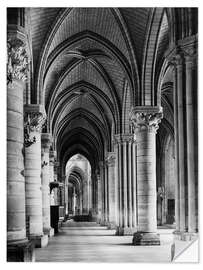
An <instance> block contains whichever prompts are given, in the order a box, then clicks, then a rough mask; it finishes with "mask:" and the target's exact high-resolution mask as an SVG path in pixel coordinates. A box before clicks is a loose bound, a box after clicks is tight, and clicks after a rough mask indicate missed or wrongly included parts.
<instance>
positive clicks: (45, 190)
mask: <svg viewBox="0 0 203 270" xmlns="http://www.w3.org/2000/svg"><path fill="white" fill-rule="evenodd" d="M51 142H52V138H51V135H50V134H49V133H42V135H41V144H42V217H43V232H44V234H47V235H48V236H53V235H54V229H53V228H51V221H50V186H49V181H50V179H49V172H50V169H49V148H50V145H51Z"/></svg>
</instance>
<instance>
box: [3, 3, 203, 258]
mask: <svg viewBox="0 0 203 270" xmlns="http://www.w3.org/2000/svg"><path fill="white" fill-rule="evenodd" d="M197 31H198V9H197V8H189V7H188V8H163V7H157V8H48V7H44V8H11V7H10V8H8V9H7V261H15V262H30V261H31V262H33V261H40V258H41V260H44V261H49V260H51V258H53V260H55V261H57V258H55V259H54V254H55V252H57V251H56V250H59V251H58V252H59V253H60V252H62V251H61V250H62V249H64V247H65V244H66V243H67V245H69V246H70V247H69V249H67V252H66V253H67V256H68V255H70V254H71V256H69V257H63V258H62V257H60V258H61V260H62V261H71V260H74V256H76V255H74V253H73V252H72V253H71V251H72V249H73V250H74V248H76V249H77V247H78V248H79V247H81V245H82V243H80V241H82V240H81V239H83V238H82V235H81V234H82V233H85V232H86V231H88V232H89V234H90V236H89V241H92V243H91V244H93V243H95V244H97V246H98V247H97V248H99V244H98V243H99V242H98V243H97V242H96V241H99V240H98V239H100V238H101V240H100V241H101V243H100V244H101V245H102V241H104V242H105V241H106V243H107V244H108V239H111V241H118V242H116V243H117V246H118V248H119V243H120V249H121V250H122V254H123V256H124V257H125V256H126V258H128V254H130V255H129V256H131V257H130V258H132V260H133V258H134V256H135V261H136V254H139V252H140V254H143V256H145V254H148V253H147V252H152V253H149V254H151V255H148V257H149V261H150V260H153V256H155V257H154V258H155V259H157V260H158V257H156V254H155V255H153V250H154V251H159V252H160V255H159V256H160V258H159V259H162V260H164V255H163V257H161V256H162V255H161V254H162V253H161V251H160V250H161V249H162V250H163V249H164V247H165V246H166V245H165V246H164V244H163V243H164V242H163V241H162V237H163V236H162V232H164V230H168V231H169V232H170V233H169V234H170V237H171V238H170V239H171V241H170V243H169V244H170V245H169V244H168V246H170V248H169V251H170V252H171V250H173V249H174V250H175V252H176V251H177V246H178V244H179V245H180V243H183V244H185V243H190V242H191V241H193V240H194V239H197V238H198V117H197V116H198V102H197V99H198V98H197V97H198V92H197V87H198V83H197V81H198V78H197V67H198V63H197V60H198V56H197V49H198V33H197ZM82 228H83V229H82ZM94 231H95V233H96V232H97V231H98V234H99V233H101V237H100V238H99V237H97V238H96V237H95V240H94V238H93V236H94V235H93V232H94ZM77 234H78V236H77ZM79 235H81V236H79ZM74 237H78V238H80V241H79V242H78V243H77V245H78V246H77V247H75V246H74V244H72V245H71V242H70V241H75V240H74V239H75V238H74ZM108 237H109V238H108ZM60 239H61V240H60ZM63 239H66V240H63ZM71 239H72V240H71ZM102 239H103V240H102ZM57 241H58V242H57ZM60 241H62V242H61V249H60V243H59V242H60ZM94 241H95V242H94ZM109 241H110V240H109ZM122 241H123V242H122ZM124 241H126V242H124ZM74 243H75V242H74ZM107 244H106V245H107ZM54 245H58V246H57V248H56V247H55V246H54ZM109 245H110V244H109ZM114 246H115V248H116V244H115V245H114ZM51 247H53V248H52V249H51ZM88 247H89V246H88V238H87V243H86V248H87V249H88ZM143 247H144V248H145V249H144V248H143ZM171 247H173V248H172V249H171ZM90 248H91V247H90ZM47 250H48V251H47ZM112 250H113V245H112ZM93 251H94V250H93ZM93 251H92V252H93ZM103 251H104V252H105V247H103V248H102V247H101V251H100V252H101V253H100V252H98V253H96V252H95V254H96V255H95V256H98V257H99V256H101V258H102V255H101V254H102V252H103ZM135 251H136V252H135ZM51 252H52V253H51ZM69 252H70V254H69ZM84 252H85V251H84ZM112 252H114V253H116V251H112ZM128 252H129V253H128ZM137 252H138V253H137ZM62 253H63V252H62ZM114 253H112V254H114ZM171 253H174V252H171ZM85 254H86V253H85ZM118 254H119V251H118ZM133 254H134V255H133ZM59 255H60V254H59ZM59 255H58V256H59ZM40 256H41V257H40ZM61 256H62V255H61ZM64 256H65V255H64ZM81 256H82V255H81ZM109 256H110V257H113V256H114V255H112V256H111V251H109ZM120 256H121V255H120ZM83 257H85V259H86V260H87V261H88V254H87V255H84V254H83ZM172 257H173V255H172ZM67 258H69V259H67ZM120 258H121V260H124V259H125V258H123V257H122V256H121V257H120ZM142 258H143V257H142ZM155 259H154V260H155ZM143 260H144V259H143ZM129 261H131V259H129Z"/></svg>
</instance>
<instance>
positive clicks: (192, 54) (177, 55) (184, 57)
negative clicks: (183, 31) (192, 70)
mask: <svg viewBox="0 0 203 270" xmlns="http://www.w3.org/2000/svg"><path fill="white" fill-rule="evenodd" d="M197 50H198V40H197V36H196V35H195V36H191V37H187V38H185V39H183V40H179V41H178V44H177V45H173V46H172V47H171V48H169V49H168V51H166V53H165V58H166V59H167V60H168V62H169V64H172V65H174V66H182V65H183V63H184V61H185V62H190V63H191V64H192V65H193V66H197V60H198V51H197Z"/></svg>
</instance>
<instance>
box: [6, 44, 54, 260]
mask: <svg viewBox="0 0 203 270" xmlns="http://www.w3.org/2000/svg"><path fill="white" fill-rule="evenodd" d="M13 42H14V41H13ZM19 44H21V42H20V41H19V40H18V42H17V45H16V44H15V42H14V44H13V45H12V44H11V42H10V46H13V47H12V50H13V51H12V54H11V59H10V61H11V62H12V61H14V60H15V59H12V57H14V58H16V57H19V55H20V53H22V54H23V56H24V57H25V55H26V53H25V51H23V50H24V47H23V43H22V44H21V46H19ZM22 51H23V52H22ZM14 52H15V53H16V54H15V55H14ZM22 58H23V57H22ZM21 60H22V59H21ZM18 70H20V69H18ZM23 72H25V69H23ZM16 74H17V73H13V77H11V76H10V77H9V81H8V85H7V91H8V95H7V97H8V98H7V104H8V105H7V146H8V148H7V149H8V151H7V172H8V173H7V193H8V197H7V200H8V204H7V213H8V214H7V228H8V229H7V230H8V232H7V243H8V250H7V252H8V260H21V261H30V260H34V258H33V255H32V254H33V243H35V246H40V247H41V246H45V245H46V244H47V242H48V236H51V235H52V234H53V231H52V230H51V225H50V188H49V183H50V181H54V174H53V164H51V163H50V158H52V156H50V151H49V150H50V149H49V148H50V144H51V138H50V135H49V134H42V133H41V131H42V126H43V124H44V122H45V111H44V108H43V107H42V106H41V105H36V104H35V105H25V106H23V105H24V101H23V93H24V88H25V83H24V81H23V78H24V77H20V75H19V76H17V75H16ZM11 78H12V80H11ZM24 116H25V117H24ZM49 165H50V166H49ZM50 176H51V178H52V179H50ZM26 227H29V229H28V230H29V232H28V230H26ZM30 240H34V241H30ZM16 249H17V250H19V249H21V250H22V252H21V253H20V254H21V255H20V256H18V258H14V257H15V256H17V254H19V253H18V252H16Z"/></svg>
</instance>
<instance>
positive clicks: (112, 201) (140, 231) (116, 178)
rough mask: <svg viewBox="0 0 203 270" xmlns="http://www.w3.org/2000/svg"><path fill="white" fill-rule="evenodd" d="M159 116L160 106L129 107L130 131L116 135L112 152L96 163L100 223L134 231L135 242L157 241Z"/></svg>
mask: <svg viewBox="0 0 203 270" xmlns="http://www.w3.org/2000/svg"><path fill="white" fill-rule="evenodd" d="M162 117H163V114H162V108H161V107H151V106H145V107H135V108H133V109H132V111H131V114H130V121H131V123H132V125H133V128H134V134H117V135H116V136H115V148H114V149H115V152H109V153H107V155H106V159H105V162H104V163H102V162H100V174H99V176H98V177H97V181H98V196H100V197H98V212H99V209H101V212H102V213H101V220H102V222H101V224H103V225H107V226H108V227H109V228H116V234H117V235H132V234H134V237H133V243H134V244H135V245H159V244H160V239H159V235H158V234H157V218H156V215H157V214H156V131H157V129H158V124H159V123H160V121H161V118H162ZM100 183H101V185H100ZM99 190H100V192H99ZM99 194H100V195H99ZM101 198H102V200H101Z"/></svg>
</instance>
